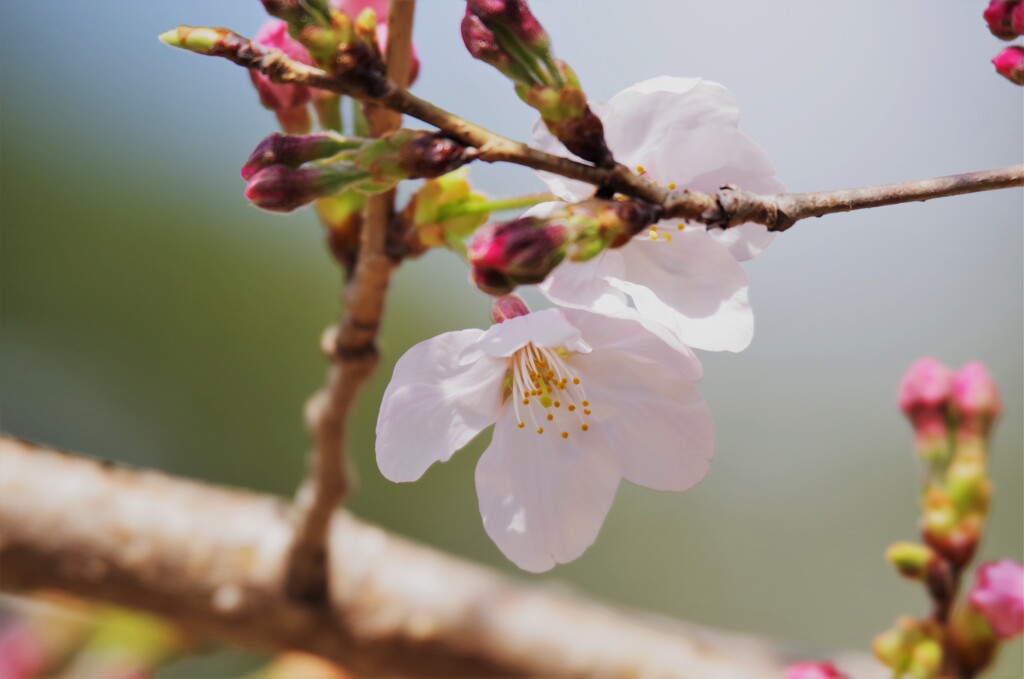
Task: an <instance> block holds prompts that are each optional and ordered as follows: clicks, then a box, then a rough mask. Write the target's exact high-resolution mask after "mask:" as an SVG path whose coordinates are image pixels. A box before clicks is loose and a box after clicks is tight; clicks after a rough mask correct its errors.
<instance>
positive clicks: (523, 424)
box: [516, 422, 526, 429]
mask: <svg viewBox="0 0 1024 679" xmlns="http://www.w3.org/2000/svg"><path fill="white" fill-rule="evenodd" d="M516 426H517V427H519V428H520V429H522V428H523V427H525V426H526V423H525V422H520V423H519V424H517V425H516Z"/></svg>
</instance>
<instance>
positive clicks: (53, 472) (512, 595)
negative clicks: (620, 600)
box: [0, 437, 784, 679]
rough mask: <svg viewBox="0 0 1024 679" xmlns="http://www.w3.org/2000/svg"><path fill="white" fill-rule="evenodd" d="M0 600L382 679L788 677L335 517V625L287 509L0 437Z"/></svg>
mask: <svg viewBox="0 0 1024 679" xmlns="http://www.w3.org/2000/svg"><path fill="white" fill-rule="evenodd" d="M0 525H2V526H3V533H2V538H0V561H2V564H3V568H2V569H0V585H2V586H3V587H5V588H28V589H57V590H62V591H65V592H69V593H72V594H76V595H79V596H83V597H88V598H92V599H98V600H102V601H105V602H109V603H113V604H117V605H120V606H126V607H130V608H135V609H140V610H144V611H149V612H152V613H155V614H158V615H162V616H165V617H167V618H169V619H170V620H172V621H173V622H176V623H178V624H181V625H183V626H185V627H187V628H188V629H189V630H191V631H194V632H196V633H198V634H208V635H211V636H215V637H218V638H221V639H224V640H227V641H231V642H234V643H236V644H239V645H242V646H247V647H254V648H261V649H268V650H279V649H295V650H301V651H306V652H310V653H314V654H316V655H319V656H322V657H324V658H328V659H330V660H333V661H335V662H337V663H339V664H341V665H343V666H345V667H346V668H348V669H350V670H352V671H354V672H356V673H361V674H365V675H369V676H394V675H400V676H407V677H414V676H507V675H515V674H518V675H524V674H525V675H544V676H569V675H579V676H588V677H590V676H593V677H689V678H691V679H692V678H700V679H713V678H723V679H724V678H726V677H743V678H744V679H757V678H759V677H766V678H767V677H779V676H782V665H783V660H784V658H783V657H782V653H781V652H779V651H778V649H775V648H773V647H771V646H769V645H768V644H766V643H764V642H760V641H756V640H753V639H750V638H746V637H741V636H738V635H730V634H725V633H722V632H713V631H708V630H704V629H700V628H697V627H694V626H690V625H685V624H682V623H677V622H673V621H668V620H664V619H655V618H645V619H641V618H639V617H636V616H633V615H629V614H626V613H622V612H617V611H614V610H611V609H609V608H606V607H603V606H600V605H598V604H596V603H591V602H588V601H585V600H583V599H580V598H579V597H575V596H571V595H569V594H566V593H564V592H558V591H553V590H552V589H550V588H542V587H531V586H527V585H525V584H521V583H515V582H513V581H511V580H508V579H505V578H502V577H500V576H498V575H497V574H494V573H492V572H490V571H488V570H486V569H484V568H481V567H479V566H474V565H472V564H469V563H467V562H464V561H460V560H458V559H456V558H454V557H450V556H446V555H444V554H441V553H439V552H436V551H433V550H431V549H429V548H426V547H422V546H419V545H415V544H413V543H411V542H408V541H406V540H403V539H401V538H397V537H393V536H391V535H389V534H387V533H386V532H384V531H383V530H381V529H379V528H376V527H374V526H370V525H368V524H365V523H363V522H361V521H359V520H358V519H356V518H354V517H353V516H352V515H351V514H349V513H347V512H345V511H341V510H339V511H338V512H336V513H335V515H334V520H333V521H332V522H331V525H330V542H331V549H330V555H331V558H330V562H329V568H330V578H331V592H330V597H331V598H330V605H329V606H328V607H310V606H306V605H304V604H302V603H301V602H298V601H296V600H295V599H294V598H291V597H289V596H288V595H287V594H286V592H285V587H284V577H285V565H286V562H287V550H288V545H289V543H290V538H291V533H292V530H293V528H292V523H291V522H290V520H289V517H288V509H287V506H286V505H285V504H284V503H283V502H282V501H281V500H279V499H277V498H274V497H271V496H266V495H259V494H256V493H251V492H244V491H238V490H230V489H225V488H218V487H214V486H209V485H204V484H200V483H196V482H192V481H187V480H183V479H175V478H173V477H170V476H167V475H165V474H160V473H155V472H141V471H135V470H130V469H126V468H122V467H118V466H115V465H113V464H109V463H104V462H99V461H96V460H91V459H88V458H83V457H79V456H76V455H72V454H68V453H61V452H57V451H54V450H48V449H44V448H40V447H38V446H35V445H32V444H30V443H26V442H23V441H19V440H16V439H13V438H10V437H0Z"/></svg>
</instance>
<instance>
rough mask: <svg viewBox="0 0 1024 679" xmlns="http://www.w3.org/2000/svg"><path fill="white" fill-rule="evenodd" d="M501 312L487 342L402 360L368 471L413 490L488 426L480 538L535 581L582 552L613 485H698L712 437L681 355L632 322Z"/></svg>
mask: <svg viewBox="0 0 1024 679" xmlns="http://www.w3.org/2000/svg"><path fill="white" fill-rule="evenodd" d="M508 300H509V298H505V300H504V301H501V302H499V304H498V305H496V308H495V320H497V321H498V322H497V323H496V324H495V325H493V326H491V328H490V329H488V330H486V331H484V330H476V329H473V330H460V331H457V332H449V333H445V334H443V335H439V336H437V337H435V338H433V339H429V340H427V341H425V342H421V343H419V344H417V345H416V346H414V347H413V348H411V349H410V350H409V351H408V352H407V353H406V354H405V355H404V356H402V358H401V359H399V361H398V363H397V365H396V366H395V372H394V375H393V376H392V378H391V383H390V384H389V385H388V388H387V390H386V391H385V393H384V400H383V403H382V404H381V408H380V415H379V418H378V420H377V464H378V466H379V467H380V470H381V472H382V473H383V474H384V476H386V477H387V478H388V479H391V480H392V481H415V480H416V479H418V478H420V476H422V475H423V473H424V472H425V471H426V470H427V468H428V467H429V466H430V465H431V464H433V463H434V462H439V461H440V462H443V461H446V460H448V459H449V458H451V456H452V455H453V454H454V453H455V451H457V450H459V449H460V448H462V447H463V446H465V445H466V444H467V443H469V441H470V440H471V439H472V438H473V437H474V436H476V435H477V434H478V433H479V432H480V431H481V430H483V429H484V428H485V427H487V426H488V425H490V424H492V423H494V434H493V436H492V438H491V444H490V446H489V447H488V448H487V450H486V451H484V453H483V456H482V457H481V458H480V461H479V462H478V464H477V468H476V489H477V497H478V500H479V503H480V513H481V514H482V515H483V521H484V528H485V529H486V531H487V534H488V535H489V536H490V537H491V539H492V540H494V542H495V543H496V544H497V545H498V548H499V549H501V551H502V552H503V553H504V554H505V556H507V557H508V558H509V559H511V560H512V561H514V562H515V563H516V564H517V565H518V566H519V567H521V568H523V569H526V570H529V571H535V572H539V571H545V570H548V569H550V568H552V567H553V566H554V565H555V564H557V563H566V562H568V561H572V560H573V559H575V558H576V557H578V556H579V555H580V554H582V553H583V551H584V550H585V549H586V548H587V547H588V546H590V544H592V543H593V541H594V539H595V538H596V537H597V533H598V531H599V530H600V527H601V524H602V523H603V522H604V517H605V515H606V514H607V513H608V509H609V508H610V506H611V503H612V500H613V498H614V496H615V492H616V489H617V488H618V485H619V481H620V479H623V478H624V479H626V480H627V481H631V482H633V483H636V484H639V485H642V486H647V487H649V488H653V489H656V490H673V491H683V490H686V489H688V488H690V487H692V486H693V485H694V484H696V483H697V482H698V481H700V480H701V479H702V478H703V477H704V475H705V474H706V473H707V471H708V466H709V462H708V461H709V460H710V459H711V457H712V454H713V446H714V434H713V429H712V423H711V417H710V414H709V413H708V410H707V407H706V406H705V404H704V401H703V399H702V398H701V396H700V394H699V393H698V392H697V390H696V388H695V387H694V384H693V383H694V382H695V381H696V380H697V379H699V378H700V376H701V366H700V363H699V362H698V360H697V359H696V357H695V356H694V355H693V353H692V352H689V351H688V350H686V348H685V347H678V346H670V345H669V344H668V343H666V342H664V341H662V340H661V339H659V338H658V337H656V336H655V335H653V334H651V333H649V332H646V331H645V330H644V329H643V328H642V327H641V326H640V325H638V324H637V323H635V322H633V321H628V320H619V319H608V318H603V317H601V316H597V315H594V314H590V313H587V312H583V311H578V310H562V309H547V310H544V311H538V312H534V313H529V312H526V309H525V306H524V305H522V303H521V302H518V301H516V302H515V303H510V302H509V301H508ZM512 300H515V298H512Z"/></svg>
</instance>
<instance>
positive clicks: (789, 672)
mask: <svg viewBox="0 0 1024 679" xmlns="http://www.w3.org/2000/svg"><path fill="white" fill-rule="evenodd" d="M786 679H846V675H844V674H842V673H841V672H840V671H839V670H837V669H836V666H835V665H833V664H832V663H830V662H800V663H796V664H795V665H790V666H789V667H787V668H786Z"/></svg>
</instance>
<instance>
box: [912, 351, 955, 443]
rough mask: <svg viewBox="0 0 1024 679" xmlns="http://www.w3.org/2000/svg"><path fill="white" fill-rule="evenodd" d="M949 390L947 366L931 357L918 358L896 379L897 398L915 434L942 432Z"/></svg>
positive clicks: (949, 379)
mask: <svg viewBox="0 0 1024 679" xmlns="http://www.w3.org/2000/svg"><path fill="white" fill-rule="evenodd" d="M952 394H953V373H952V371H951V370H950V369H949V368H947V367H946V366H944V365H943V364H941V363H939V362H938V361H936V360H935V359H934V358H922V359H920V360H918V361H917V362H916V363H914V364H913V365H912V366H910V368H909V369H908V370H907V372H906V374H905V375H904V376H903V381H901V382H900V389H899V402H900V409H901V410H903V414H904V415H906V416H907V419H909V420H910V423H911V424H912V425H913V426H914V431H916V432H917V434H918V437H940V436H945V434H946V418H947V413H948V404H949V399H950V397H951V396H952Z"/></svg>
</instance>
